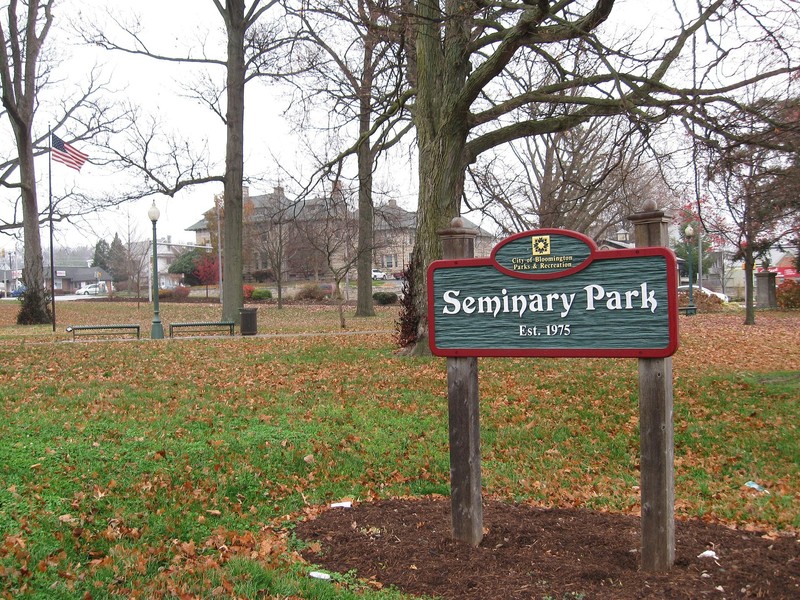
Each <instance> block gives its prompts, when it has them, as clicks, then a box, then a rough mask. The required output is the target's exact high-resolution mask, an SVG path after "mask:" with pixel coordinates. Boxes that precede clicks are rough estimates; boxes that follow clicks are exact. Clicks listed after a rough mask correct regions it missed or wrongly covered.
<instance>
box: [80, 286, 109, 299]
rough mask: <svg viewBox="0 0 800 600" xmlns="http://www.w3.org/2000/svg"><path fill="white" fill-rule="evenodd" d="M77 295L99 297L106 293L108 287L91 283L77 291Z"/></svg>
mask: <svg viewBox="0 0 800 600" xmlns="http://www.w3.org/2000/svg"><path fill="white" fill-rule="evenodd" d="M75 293H76V294H78V295H79V296H99V295H100V294H105V293H106V287H105V286H104V285H103V286H101V285H99V284H97V283H90V284H88V285H83V286H81V287H79V288H78V289H77V290H75Z"/></svg>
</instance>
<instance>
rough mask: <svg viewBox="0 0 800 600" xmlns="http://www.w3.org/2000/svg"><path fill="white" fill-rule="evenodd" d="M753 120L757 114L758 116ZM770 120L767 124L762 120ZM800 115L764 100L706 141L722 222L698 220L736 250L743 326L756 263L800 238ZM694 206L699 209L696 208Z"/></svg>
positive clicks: (750, 317) (793, 107)
mask: <svg viewBox="0 0 800 600" xmlns="http://www.w3.org/2000/svg"><path fill="white" fill-rule="evenodd" d="M754 115H759V116H758V117H756V116H754ZM763 115H769V116H770V121H771V122H770V123H766V124H765V123H763V122H762V121H761V117H762V116H763ZM798 115H800V111H799V110H798V107H797V104H796V102H794V101H786V100H780V101H775V100H770V99H762V100H761V101H759V102H758V103H757V105H754V106H752V107H751V108H750V110H749V111H748V112H742V111H739V110H736V111H734V112H733V113H732V114H731V115H730V124H729V128H728V135H735V138H736V139H735V140H734V141H732V142H731V141H729V140H726V139H725V138H724V137H723V136H720V135H712V136H710V137H709V138H708V139H706V148H707V152H708V154H709V167H708V169H709V170H708V177H709V191H710V192H711V194H712V197H713V198H714V199H715V200H716V201H717V207H716V208H717V210H718V211H719V212H721V213H722V215H724V218H722V219H720V218H713V215H710V214H709V211H708V210H706V211H703V212H702V213H701V216H702V218H703V224H704V226H705V227H706V229H707V230H709V231H711V232H712V233H714V234H716V235H721V236H723V237H724V238H725V239H726V240H727V242H728V243H730V244H731V245H732V246H733V247H734V248H736V255H735V256H736V258H739V259H742V261H743V262H744V271H745V325H753V324H755V302H754V285H753V273H754V272H755V263H756V259H757V258H758V257H759V256H768V253H769V251H770V249H771V248H772V247H773V246H775V245H776V244H778V243H780V242H781V241H789V240H792V239H794V238H796V237H797V236H798V235H800V227H799V226H800V200H798V197H800V161H799V160H798V151H800V118H798ZM700 206H701V205H700V203H698V207H700Z"/></svg>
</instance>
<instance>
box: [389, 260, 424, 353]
mask: <svg viewBox="0 0 800 600" xmlns="http://www.w3.org/2000/svg"><path fill="white" fill-rule="evenodd" d="M413 277H414V261H412V262H411V263H410V264H409V265H408V267H406V270H405V271H404V272H403V291H402V296H401V297H400V318H399V320H398V321H397V322H396V323H395V326H396V328H397V343H398V344H399V345H400V347H401V348H407V347H409V346H413V345H414V344H416V343H417V328H418V327H419V313H417V306H416V304H414V296H413V294H412V293H411V280H412V278H413Z"/></svg>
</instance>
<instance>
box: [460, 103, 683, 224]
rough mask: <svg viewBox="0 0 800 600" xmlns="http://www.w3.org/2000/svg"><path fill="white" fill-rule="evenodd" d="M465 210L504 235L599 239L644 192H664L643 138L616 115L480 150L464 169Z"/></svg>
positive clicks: (661, 194) (661, 196) (663, 195)
mask: <svg viewBox="0 0 800 600" xmlns="http://www.w3.org/2000/svg"><path fill="white" fill-rule="evenodd" d="M468 175H469V179H468V183H470V184H471V186H472V189H474V191H475V196H474V197H471V196H470V194H466V195H465V199H464V205H465V207H466V208H467V209H468V210H477V211H479V212H481V213H482V214H483V215H485V216H487V217H488V218H490V219H491V220H493V221H494V222H495V223H496V224H497V226H498V227H499V229H500V231H501V232H502V233H503V234H506V235H508V234H511V233H516V232H519V231H524V230H527V229H533V228H536V227H546V228H551V227H552V228H569V229H572V230H574V231H579V232H581V233H585V234H587V235H589V236H591V237H593V238H594V239H600V238H601V237H602V236H603V235H606V234H607V233H608V231H609V230H616V229H619V228H620V227H624V226H625V223H626V221H625V217H626V216H627V215H629V214H631V213H632V212H635V211H636V210H637V209H638V208H639V206H641V203H642V202H643V201H644V199H645V198H648V197H649V198H653V197H654V196H657V197H658V198H659V199H660V201H659V206H662V207H663V206H665V198H666V197H667V196H668V194H667V187H666V183H665V182H664V178H663V176H662V173H661V172H660V170H659V169H658V168H657V166H656V165H655V160H653V159H650V160H648V159H647V148H646V144H645V142H644V140H643V139H642V138H641V136H639V135H638V134H637V132H636V131H635V130H631V128H630V127H627V126H626V123H625V122H623V121H621V120H619V119H613V118H612V119H610V120H609V121H607V122H600V123H597V124H596V125H594V126H579V127H575V128H574V129H570V130H567V131H563V132H557V133H553V134H548V135H543V136H539V137H536V138H525V139H522V140H517V141H515V142H512V143H510V144H508V145H507V146H506V147H503V148H499V149H497V150H496V151H491V152H487V153H486V155H485V157H482V158H481V159H479V160H478V162H477V164H476V165H475V166H474V167H470V168H469V169H468Z"/></svg>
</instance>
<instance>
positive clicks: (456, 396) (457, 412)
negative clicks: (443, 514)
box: [439, 218, 483, 546]
mask: <svg viewBox="0 0 800 600" xmlns="http://www.w3.org/2000/svg"><path fill="white" fill-rule="evenodd" d="M439 236H440V237H441V239H442V254H443V256H444V258H445V259H448V260H456V259H462V258H472V257H473V256H475V238H476V237H477V236H478V232H477V231H475V230H474V229H466V228H465V227H464V221H463V220H462V219H460V218H455V219H453V220H452V222H451V224H450V228H449V229H445V230H444V231H440V232H439ZM447 406H448V414H449V430H450V505H451V510H452V517H451V523H452V532H453V538H455V539H457V540H461V541H462V542H467V543H468V544H471V545H473V546H477V545H478V544H480V543H481V540H482V539H483V503H482V500H481V428H480V416H479V413H480V410H479V402H478V359H477V358H475V357H451V358H448V359H447Z"/></svg>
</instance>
